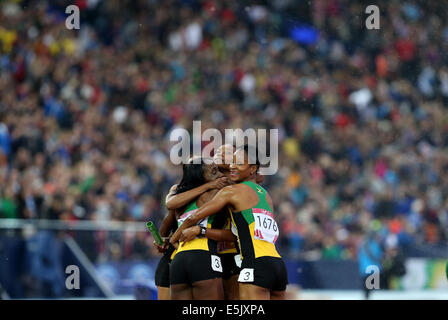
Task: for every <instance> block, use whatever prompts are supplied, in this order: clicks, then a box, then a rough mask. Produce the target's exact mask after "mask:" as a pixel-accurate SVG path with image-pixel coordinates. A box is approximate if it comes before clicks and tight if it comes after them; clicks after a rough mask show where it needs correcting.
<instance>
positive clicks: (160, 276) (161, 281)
mask: <svg viewBox="0 0 448 320" xmlns="http://www.w3.org/2000/svg"><path fill="white" fill-rule="evenodd" d="M173 251H174V247H172V248H171V246H170V247H169V248H168V250H167V251H165V253H164V254H163V257H162V258H160V260H159V264H158V265H157V269H156V273H155V275H154V280H155V283H156V286H158V287H165V288H169V287H170V262H171V255H172V254H173Z"/></svg>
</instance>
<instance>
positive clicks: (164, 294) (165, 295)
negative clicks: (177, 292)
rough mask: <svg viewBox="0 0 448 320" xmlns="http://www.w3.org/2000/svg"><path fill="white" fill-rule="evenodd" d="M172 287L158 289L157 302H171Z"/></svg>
mask: <svg viewBox="0 0 448 320" xmlns="http://www.w3.org/2000/svg"><path fill="white" fill-rule="evenodd" d="M170 299H171V295H170V287H159V286H158V287H157V300H170Z"/></svg>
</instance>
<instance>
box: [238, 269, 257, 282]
mask: <svg viewBox="0 0 448 320" xmlns="http://www.w3.org/2000/svg"><path fill="white" fill-rule="evenodd" d="M238 282H254V269H251V268H244V269H243V270H241V272H240V276H239V277H238Z"/></svg>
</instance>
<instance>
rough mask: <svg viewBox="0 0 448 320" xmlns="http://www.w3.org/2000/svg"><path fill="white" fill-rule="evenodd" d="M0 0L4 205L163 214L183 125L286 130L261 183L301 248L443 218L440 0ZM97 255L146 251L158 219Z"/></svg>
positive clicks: (446, 46)
mask: <svg viewBox="0 0 448 320" xmlns="http://www.w3.org/2000/svg"><path fill="white" fill-rule="evenodd" d="M73 2H74V4H76V5H78V7H79V8H80V12H81V19H80V21H81V26H80V29H79V30H76V29H74V30H69V29H67V28H66V25H65V20H66V18H67V17H68V14H66V13H65V7H66V5H67V1H58V0H54V1H26V0H22V1H21V0H10V1H2V2H1V3H0V217H1V218H20V219H36V218H37V219H59V220H66V221H70V220H96V221H110V220H115V221H147V220H149V219H152V220H154V221H156V224H159V223H160V221H161V220H162V219H163V217H164V215H165V213H166V209H165V208H164V197H165V195H166V193H167V192H168V190H169V188H170V186H171V185H173V184H174V183H177V182H178V181H179V178H180V175H181V168H180V166H175V165H173V164H172V163H171V162H170V159H169V153H170V147H171V146H172V143H170V141H169V135H170V132H171V131H172V130H173V129H175V128H185V129H187V130H191V129H192V124H193V121H194V120H201V121H202V130H205V129H207V128H218V129H219V130H224V129H225V128H241V129H243V130H244V129H247V128H266V129H272V128H277V129H279V138H280V141H279V143H280V145H279V171H278V173H277V174H276V175H273V176H267V177H266V178H265V181H264V183H263V185H264V186H265V187H266V188H267V190H268V191H269V193H270V194H271V196H272V198H273V199H274V204H275V214H276V217H277V220H278V221H279V223H280V225H281V237H280V239H279V245H280V247H281V248H282V251H283V252H285V253H288V254H291V255H296V256H306V257H311V258H321V257H322V258H328V259H354V258H356V255H357V247H359V242H360V241H361V240H362V239H363V236H364V235H365V234H367V233H370V232H377V233H378V234H380V235H381V237H382V239H383V240H384V244H385V245H386V246H387V247H390V248H395V247H397V246H409V245H413V244H441V243H446V241H447V235H448V234H447V228H448V174H447V172H448V152H447V150H448V149H447V147H448V108H447V103H448V67H447V66H448V23H447V21H448V19H447V13H448V10H446V9H447V4H445V3H444V1H423V0H421V1H417V0H414V1H411V0H409V1H393V0H389V1H386V0H384V1H376V4H377V5H378V7H379V8H380V14H381V17H380V29H379V30H368V29H367V28H366V26H365V19H366V18H367V16H368V15H367V14H366V13H365V8H366V6H367V5H368V4H370V3H368V2H369V1H367V2H365V1H348V0H313V1H293V0H273V1H256V2H255V1H218V0H204V1H201V0H164V1H157V0H121V1H105V0H103V1H102V0H78V1H73ZM92 237H94V238H93V239H92V243H94V244H95V250H94V253H92V255H94V256H95V254H99V255H103V256H104V255H106V256H108V255H110V256H111V257H113V258H116V259H124V258H130V257H135V256H141V257H146V256H147V255H148V254H150V251H149V249H148V245H149V244H150V241H151V240H150V237H149V236H148V234H131V235H129V236H126V239H125V241H124V245H123V241H122V242H120V241H118V240H117V241H116V242H114V241H112V240H113V238H114V237H111V239H112V240H111V241H109V242H108V243H109V245H107V246H101V245H98V243H99V240H98V239H100V240H101V239H103V238H104V237H105V235H104V234H103V233H98V234H95V235H92Z"/></svg>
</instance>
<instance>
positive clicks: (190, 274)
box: [170, 201, 225, 285]
mask: <svg viewBox="0 0 448 320" xmlns="http://www.w3.org/2000/svg"><path fill="white" fill-rule="evenodd" d="M197 210H198V207H197V205H196V201H193V202H192V203H190V204H189V205H188V206H187V208H186V209H185V212H184V214H183V215H182V216H181V217H180V218H179V219H178V221H177V222H178V225H179V226H180V225H181V224H182V222H183V221H184V220H185V219H187V218H188V217H189V216H190V215H191V214H193V213H194V212H196V211H197ZM224 218H225V217H224V215H222V214H214V215H211V216H209V217H207V218H205V219H203V220H202V221H201V222H200V223H199V225H200V226H202V227H206V228H214V229H221V228H222V227H223V225H224V222H225V220H224ZM221 276H222V264H221V259H220V258H219V257H218V255H217V242H216V241H213V240H211V239H208V238H205V237H196V238H195V239H193V240H191V241H188V242H180V243H179V246H178V248H177V252H176V255H175V257H174V259H173V261H172V262H171V265H170V284H171V285H174V284H192V283H194V282H197V281H202V280H208V279H215V278H221Z"/></svg>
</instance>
